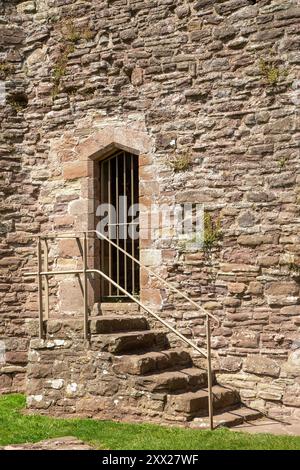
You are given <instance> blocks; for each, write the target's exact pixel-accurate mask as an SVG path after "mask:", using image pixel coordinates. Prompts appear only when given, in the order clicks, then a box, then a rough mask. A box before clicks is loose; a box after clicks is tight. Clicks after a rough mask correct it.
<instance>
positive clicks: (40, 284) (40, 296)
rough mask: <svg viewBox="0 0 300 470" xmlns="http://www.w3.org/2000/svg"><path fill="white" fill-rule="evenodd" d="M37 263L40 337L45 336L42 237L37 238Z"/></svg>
mask: <svg viewBox="0 0 300 470" xmlns="http://www.w3.org/2000/svg"><path fill="white" fill-rule="evenodd" d="M37 262H38V263H37V264H38V306H39V338H40V339H43V338H44V319H43V280H42V274H41V272H42V246H41V237H38V239H37Z"/></svg>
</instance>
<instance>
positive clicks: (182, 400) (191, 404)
mask: <svg viewBox="0 0 300 470" xmlns="http://www.w3.org/2000/svg"><path fill="white" fill-rule="evenodd" d="M239 402H240V398H239V395H238V393H237V392H236V391H235V390H231V389H227V388H225V387H222V386H220V385H214V386H213V403H214V408H215V409H222V408H227V407H230V406H232V405H235V404H238V403H239ZM168 407H169V408H170V409H173V410H174V411H176V412H178V411H179V412H184V413H197V412H199V411H202V410H205V411H207V409H208V391H207V389H201V390H198V391H196V392H186V393H182V394H179V395H169V396H168Z"/></svg>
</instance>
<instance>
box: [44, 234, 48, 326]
mask: <svg viewBox="0 0 300 470" xmlns="http://www.w3.org/2000/svg"><path fill="white" fill-rule="evenodd" d="M43 241H44V263H43V265H44V268H43V269H44V271H45V272H48V271H49V249H48V242H47V239H46V238H45V239H44V240H43ZM44 277H45V320H49V279H48V275H45V276H44Z"/></svg>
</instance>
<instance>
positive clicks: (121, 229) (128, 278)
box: [99, 151, 140, 300]
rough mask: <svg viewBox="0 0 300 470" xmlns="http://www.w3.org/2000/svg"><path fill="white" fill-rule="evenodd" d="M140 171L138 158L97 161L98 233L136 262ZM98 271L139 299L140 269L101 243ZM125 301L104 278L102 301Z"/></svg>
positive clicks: (126, 155) (125, 155)
mask: <svg viewBox="0 0 300 470" xmlns="http://www.w3.org/2000/svg"><path fill="white" fill-rule="evenodd" d="M138 202H139V169H138V158H137V157H136V156H135V155H133V154H130V153H128V152H123V151H119V152H117V153H115V154H114V155H112V156H111V157H109V158H107V159H105V160H102V161H100V204H101V205H103V206H102V208H101V216H102V219H101V221H100V222H99V223H100V230H99V231H100V232H101V233H104V234H105V235H106V236H107V238H109V239H110V240H112V241H114V242H115V243H116V245H117V246H120V247H122V248H123V249H124V251H125V252H127V253H129V254H130V255H131V256H132V257H133V258H136V259H139V222H138V215H139V213H138V206H137V204H138ZM100 243H101V247H100V266H101V270H102V271H103V272H104V273H105V274H107V275H108V277H109V278H110V279H112V280H114V281H115V282H116V283H117V284H118V285H120V286H121V287H123V288H124V289H125V290H126V291H127V292H129V293H130V294H132V295H134V296H138V295H139V289H140V285H139V277H140V276H139V266H138V265H136V264H135V263H134V262H133V261H132V260H131V259H130V258H129V259H128V258H127V256H126V255H125V254H124V253H122V252H120V251H119V250H117V249H116V248H115V247H114V246H112V245H111V244H109V243H107V242H106V241H105V240H103V239H101V242H100ZM115 298H120V299H122V298H125V299H126V298H127V296H124V294H123V293H122V292H121V291H120V289H119V288H116V287H114V286H113V285H112V284H111V283H109V282H107V281H106V280H105V279H104V278H103V279H102V281H101V299H102V300H110V299H111V300H115Z"/></svg>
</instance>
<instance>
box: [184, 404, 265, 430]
mask: <svg viewBox="0 0 300 470" xmlns="http://www.w3.org/2000/svg"><path fill="white" fill-rule="evenodd" d="M261 417H262V414H261V413H260V412H259V411H256V410H252V409H250V408H247V407H241V408H237V409H234V410H231V411H224V412H222V413H218V414H216V415H214V419H213V421H214V428H217V427H227V428H231V427H234V426H238V425H240V424H243V423H247V422H250V421H255V420H257V419H260V418H261ZM189 427H191V428H196V429H209V428H210V423H209V418H208V417H202V418H194V419H193V420H192V421H190V423H189Z"/></svg>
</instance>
